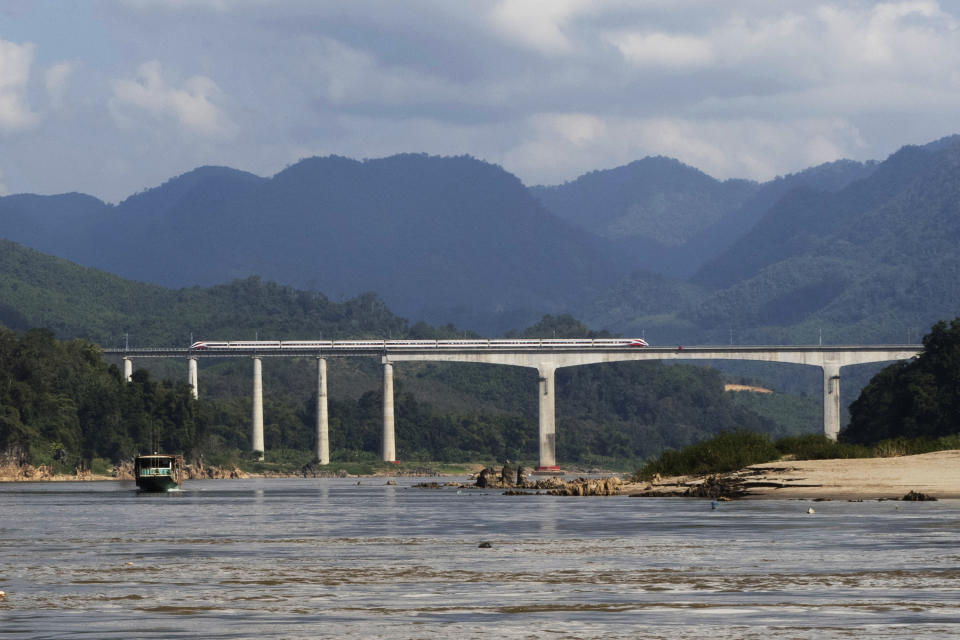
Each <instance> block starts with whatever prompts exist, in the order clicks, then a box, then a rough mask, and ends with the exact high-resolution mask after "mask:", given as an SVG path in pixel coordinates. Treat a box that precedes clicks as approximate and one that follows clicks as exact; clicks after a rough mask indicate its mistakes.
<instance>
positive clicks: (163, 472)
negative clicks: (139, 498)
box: [133, 453, 183, 493]
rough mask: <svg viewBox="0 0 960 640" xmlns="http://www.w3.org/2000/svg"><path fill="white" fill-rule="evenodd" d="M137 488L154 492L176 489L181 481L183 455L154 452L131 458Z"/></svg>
mask: <svg viewBox="0 0 960 640" xmlns="http://www.w3.org/2000/svg"><path fill="white" fill-rule="evenodd" d="M133 478H134V480H136V482H137V489H139V490H140V491H150V492H154V493H159V492H164V491H176V490H178V489H179V488H180V484H181V482H183V456H176V455H168V454H165V453H155V454H153V455H148V456H137V457H136V458H134V459H133Z"/></svg>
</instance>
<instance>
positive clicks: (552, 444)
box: [537, 365, 557, 471]
mask: <svg viewBox="0 0 960 640" xmlns="http://www.w3.org/2000/svg"><path fill="white" fill-rule="evenodd" d="M537 370H538V371H539V372H540V383H539V384H538V385H537V390H538V396H539V405H540V466H538V467H537V471H552V470H555V469H557V424H556V414H557V401H556V395H555V393H554V378H555V376H556V371H557V370H556V367H551V366H547V365H541V366H540V367H539V368H538V369H537Z"/></svg>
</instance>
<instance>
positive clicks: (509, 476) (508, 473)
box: [500, 460, 513, 486]
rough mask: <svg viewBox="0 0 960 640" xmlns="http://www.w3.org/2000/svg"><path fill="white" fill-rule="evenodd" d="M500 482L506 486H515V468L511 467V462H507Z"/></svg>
mask: <svg viewBox="0 0 960 640" xmlns="http://www.w3.org/2000/svg"><path fill="white" fill-rule="evenodd" d="M500 482H501V483H502V484H503V485H504V486H512V485H513V467H511V466H510V461H509V460H507V461H506V463H505V464H504V465H503V469H501V470H500Z"/></svg>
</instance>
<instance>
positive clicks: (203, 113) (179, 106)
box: [110, 60, 234, 138]
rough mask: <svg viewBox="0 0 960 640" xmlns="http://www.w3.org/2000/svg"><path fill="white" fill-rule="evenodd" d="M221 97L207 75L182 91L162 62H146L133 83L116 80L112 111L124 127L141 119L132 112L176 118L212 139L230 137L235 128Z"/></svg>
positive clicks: (186, 84) (190, 80)
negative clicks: (220, 102) (169, 80)
mask: <svg viewBox="0 0 960 640" xmlns="http://www.w3.org/2000/svg"><path fill="white" fill-rule="evenodd" d="M220 95H221V91H220V88H219V87H218V86H217V84H216V83H215V82H214V81H213V80H211V79H210V78H207V77H205V76H192V77H190V78H188V79H187V80H186V81H185V82H184V83H183V86H182V87H180V88H177V87H173V86H170V85H169V84H167V82H166V80H164V78H163V69H162V67H161V65H160V62H158V61H156V60H154V61H151V62H146V63H144V64H142V65H140V67H139V68H138V69H137V76H136V78H134V79H132V80H116V81H114V83H113V97H112V98H111V99H110V110H111V113H112V114H113V115H114V118H115V120H116V121H117V122H118V124H120V125H121V126H126V127H129V126H132V125H133V123H134V122H135V121H136V120H137V118H136V116H131V115H130V111H134V112H137V113H138V114H142V113H148V114H150V115H151V116H153V117H154V118H156V119H160V120H163V119H165V118H173V119H175V120H176V121H177V123H178V124H179V125H180V126H181V127H183V128H184V129H186V130H187V131H189V132H190V133H193V134H197V135H200V136H204V137H209V138H225V137H230V136H231V135H232V134H233V132H234V126H233V125H232V124H231V122H230V120H229V119H228V118H227V116H226V114H224V113H223V111H222V110H221V109H220V108H219V107H218V106H217V105H216V104H215V100H216V99H218V98H219V97H220Z"/></svg>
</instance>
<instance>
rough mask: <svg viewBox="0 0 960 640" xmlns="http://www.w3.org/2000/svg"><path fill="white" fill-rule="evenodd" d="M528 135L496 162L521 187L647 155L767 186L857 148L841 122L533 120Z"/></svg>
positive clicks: (854, 133) (856, 137)
mask: <svg viewBox="0 0 960 640" xmlns="http://www.w3.org/2000/svg"><path fill="white" fill-rule="evenodd" d="M528 130H530V131H532V132H533V134H532V135H531V136H530V137H529V138H528V139H526V140H524V141H522V142H520V143H519V144H517V145H516V146H515V147H514V148H512V149H511V150H509V151H508V152H506V153H505V154H504V155H503V158H502V160H501V162H502V164H503V165H504V167H505V168H507V169H508V170H510V171H514V172H516V173H517V174H518V175H522V176H529V177H530V178H531V179H532V180H529V181H528V183H532V184H535V183H538V182H541V183H551V182H554V181H556V178H555V175H556V172H557V171H563V172H565V173H566V174H567V175H568V176H569V177H570V178H574V177H576V176H578V175H580V174H582V173H585V172H587V171H590V170H593V169H602V168H609V167H614V166H617V165H621V164H627V163H629V162H631V161H633V160H636V159H638V158H642V157H644V156H649V155H665V156H670V157H673V158H677V159H679V160H681V161H683V162H685V163H687V164H690V165H692V166H695V167H697V168H699V169H701V170H703V171H704V172H706V173H708V174H710V175H712V176H714V177H716V178H719V179H726V178H744V177H746V178H753V179H757V180H769V179H771V178H773V177H775V176H777V175H781V174H784V173H789V172H791V171H795V170H797V169H800V168H803V167H807V166H811V165H816V164H820V163H823V162H829V161H832V160H836V159H837V158H841V157H851V156H852V155H854V153H855V152H856V151H858V147H860V146H861V145H862V144H863V141H862V140H861V138H860V133H859V131H858V130H857V128H856V127H855V126H853V125H852V124H850V123H849V122H847V121H845V120H843V119H842V118H823V119H816V118H814V119H798V120H793V121H783V120H758V119H753V118H739V119H717V120H712V119H687V118H678V117H652V118H616V117H614V118H606V119H601V118H598V117H596V116H591V115H588V114H538V115H535V116H532V117H531V118H530V123H529V127H528Z"/></svg>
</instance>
